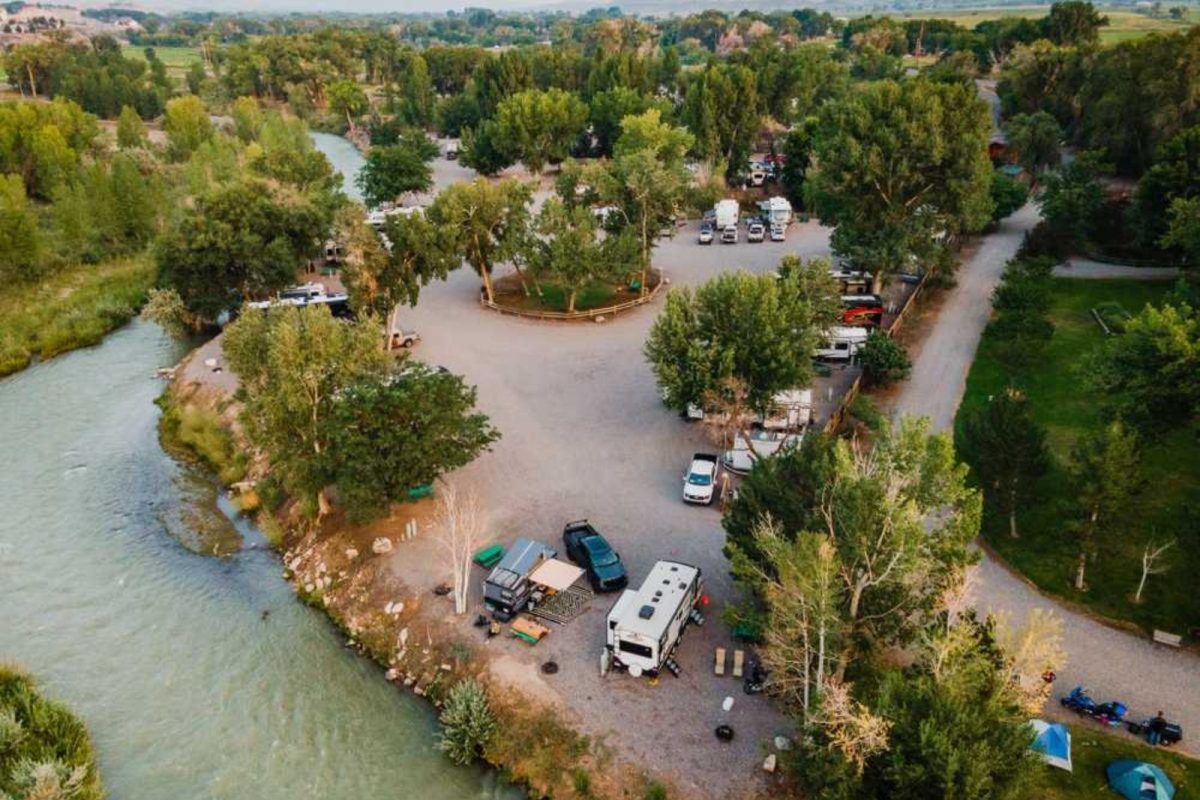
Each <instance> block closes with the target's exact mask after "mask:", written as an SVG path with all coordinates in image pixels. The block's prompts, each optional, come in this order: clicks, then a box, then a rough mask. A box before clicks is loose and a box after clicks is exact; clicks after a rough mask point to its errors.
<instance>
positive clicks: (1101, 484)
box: [1071, 420, 1142, 591]
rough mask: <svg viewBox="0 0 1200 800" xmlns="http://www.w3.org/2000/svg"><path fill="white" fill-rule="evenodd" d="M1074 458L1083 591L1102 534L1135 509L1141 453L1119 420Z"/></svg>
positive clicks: (1078, 574)
mask: <svg viewBox="0 0 1200 800" xmlns="http://www.w3.org/2000/svg"><path fill="white" fill-rule="evenodd" d="M1071 456H1072V465H1071V477H1072V478H1073V480H1074V483H1075V496H1076V498H1078V503H1079V512H1080V520H1079V522H1078V523H1077V525H1076V533H1077V536H1078V538H1079V561H1078V562H1077V566H1076V569H1075V588H1076V589H1078V590H1080V591H1083V590H1084V589H1086V588H1087V582H1086V575H1085V573H1086V570H1087V564H1088V561H1092V560H1094V559H1095V558H1096V557H1097V556H1098V555H1099V553H1098V551H1097V540H1098V537H1099V535H1100V534H1101V533H1102V532H1103V531H1105V530H1112V529H1113V528H1114V527H1115V526H1117V525H1120V524H1121V522H1122V521H1123V519H1124V517H1125V515H1127V514H1128V513H1129V511H1130V510H1131V508H1132V504H1133V500H1134V498H1135V497H1136V495H1137V492H1138V489H1139V488H1140V486H1141V482H1142V472H1141V453H1140V445H1139V442H1138V439H1137V436H1136V435H1135V434H1134V433H1133V432H1132V431H1130V430H1129V429H1127V428H1126V427H1125V426H1124V425H1123V424H1122V423H1121V422H1120V421H1119V420H1118V421H1114V422H1112V423H1110V424H1109V425H1107V426H1105V427H1104V428H1102V429H1101V430H1099V431H1097V432H1095V433H1092V434H1089V435H1087V436H1085V437H1084V438H1083V439H1082V440H1081V441H1080V442H1079V443H1078V444H1077V445H1076V446H1075V448H1074V450H1073V452H1072V453H1071Z"/></svg>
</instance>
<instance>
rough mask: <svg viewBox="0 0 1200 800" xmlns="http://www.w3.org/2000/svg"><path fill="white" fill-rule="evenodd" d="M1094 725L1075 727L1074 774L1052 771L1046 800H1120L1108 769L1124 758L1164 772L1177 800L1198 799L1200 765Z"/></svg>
mask: <svg viewBox="0 0 1200 800" xmlns="http://www.w3.org/2000/svg"><path fill="white" fill-rule="evenodd" d="M1089 724H1090V723H1088V722H1080V723H1078V724H1075V723H1071V724H1070V725H1069V727H1070V729H1071V765H1072V766H1073V767H1074V771H1073V772H1067V771H1065V770H1061V769H1050V770H1049V775H1050V776H1049V778H1048V779H1047V781H1046V786H1045V791H1043V792H1041V793H1040V794H1038V797H1039V798H1041V799H1042V800H1097V798H1114V800H1115V798H1117V797H1119V795H1117V794H1116V793H1115V792H1113V791H1111V790H1110V789H1109V788H1108V779H1107V777H1106V776H1105V772H1104V770H1105V768H1106V767H1107V766H1108V765H1109V764H1110V763H1111V762H1113V761H1117V760H1120V759H1123V758H1129V759H1133V760H1135V761H1148V762H1150V763H1151V764H1155V765H1157V766H1159V767H1161V768H1162V769H1163V771H1165V772H1166V773H1167V777H1168V778H1170V779H1171V782H1172V783H1174V784H1175V792H1176V794H1175V800H1188V799H1189V798H1196V797H1197V791H1196V786H1197V783H1196V774H1197V771H1198V770H1200V762H1197V761H1193V760H1192V759H1189V758H1185V757H1184V756H1181V755H1179V754H1177V753H1173V752H1171V751H1170V750H1164V749H1163V748H1161V747H1158V748H1155V747H1150V746H1149V745H1145V744H1141V743H1139V742H1135V741H1131V740H1130V739H1128V738H1126V737H1123V736H1112V735H1109V734H1107V733H1102V732H1101V731H1100V730H1098V729H1097V728H1094V727H1088V726H1089Z"/></svg>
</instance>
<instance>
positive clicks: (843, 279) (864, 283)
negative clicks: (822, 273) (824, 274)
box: [829, 269, 872, 295]
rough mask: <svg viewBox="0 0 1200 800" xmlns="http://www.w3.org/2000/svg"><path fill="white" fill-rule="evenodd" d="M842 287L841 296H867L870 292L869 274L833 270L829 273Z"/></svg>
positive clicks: (847, 270) (848, 270)
mask: <svg viewBox="0 0 1200 800" xmlns="http://www.w3.org/2000/svg"><path fill="white" fill-rule="evenodd" d="M829 274H830V275H832V276H833V279H834V280H835V281H837V282H838V284H839V285H840V286H841V287H842V294H844V295H846V294H867V293H868V292H869V291H871V277H872V276H871V273H869V272H863V271H862V270H854V269H835V270H833V271H831V272H830V273H829Z"/></svg>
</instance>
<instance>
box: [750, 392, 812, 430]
mask: <svg viewBox="0 0 1200 800" xmlns="http://www.w3.org/2000/svg"><path fill="white" fill-rule="evenodd" d="M812 418H813V394H812V389H787V390H785V391H782V392H779V393H778V394H777V395H775V396H774V397H772V398H771V407H770V408H768V409H767V415H766V416H765V417H763V418H762V419H760V420H758V422H759V424H761V425H762V427H764V428H767V429H768V430H783V431H798V430H801V429H803V428H804V427H805V426H807V425H808V424H810V423H811V422H812Z"/></svg>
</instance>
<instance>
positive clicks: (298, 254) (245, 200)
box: [155, 180, 330, 321]
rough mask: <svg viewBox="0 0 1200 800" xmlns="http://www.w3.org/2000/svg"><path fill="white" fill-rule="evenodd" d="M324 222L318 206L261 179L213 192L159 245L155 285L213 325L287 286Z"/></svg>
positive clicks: (318, 238) (321, 237) (311, 250)
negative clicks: (176, 295)
mask: <svg viewBox="0 0 1200 800" xmlns="http://www.w3.org/2000/svg"><path fill="white" fill-rule="evenodd" d="M329 223H330V219H329V218H328V216H326V212H325V210H324V209H322V208H320V207H319V206H316V205H314V204H313V203H311V202H308V201H307V200H306V199H305V198H303V197H299V196H296V194H295V193H294V192H288V191H286V190H284V189H277V190H273V189H272V188H271V187H270V186H269V185H267V184H265V183H263V182H261V181H255V180H246V181H241V182H239V183H235V184H231V185H229V186H224V187H219V188H217V189H216V190H214V191H213V192H211V193H209V194H207V195H203V196H201V197H199V198H197V200H196V203H195V206H194V207H193V208H191V209H189V210H188V211H187V212H185V213H184V215H183V217H182V218H181V220H180V221H179V223H178V224H177V225H176V226H175V227H174V228H173V229H172V230H170V231H168V232H167V233H166V234H164V236H163V237H162V238H161V239H160V240H159V242H158V244H157V246H156V250H155V255H156V259H157V261H158V266H159V275H160V281H161V282H162V284H163V285H164V286H167V287H170V288H173V289H175V290H176V291H178V292H179V295H180V297H182V298H183V301H184V303H185V304H186V305H187V308H188V310H189V311H190V312H192V313H193V314H196V315H197V316H199V317H202V318H203V319H206V320H209V321H212V320H215V319H216V318H217V317H218V316H219V315H220V314H221V312H223V311H231V310H233V309H235V308H237V307H238V306H239V305H241V304H242V303H243V302H245V301H246V300H251V299H254V298H256V297H265V296H267V295H269V294H271V293H273V292H277V291H279V290H280V289H283V288H285V287H287V286H288V285H289V284H290V283H292V281H293V280H294V279H295V275H296V270H297V268H298V267H300V266H301V265H302V264H304V262H305V261H306V260H307V259H309V258H312V257H313V256H315V255H316V253H317V251H318V249H319V247H320V245H321V243H322V242H323V241H324V238H325V233H326V231H327V230H328V228H329Z"/></svg>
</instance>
